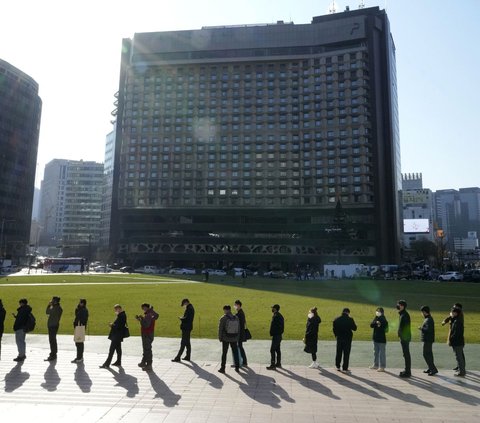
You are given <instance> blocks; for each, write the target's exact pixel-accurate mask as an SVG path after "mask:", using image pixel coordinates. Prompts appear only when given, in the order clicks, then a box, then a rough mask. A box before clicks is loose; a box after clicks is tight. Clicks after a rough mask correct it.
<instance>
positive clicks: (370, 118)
mask: <svg viewBox="0 0 480 423" xmlns="http://www.w3.org/2000/svg"><path fill="white" fill-rule="evenodd" d="M115 144H116V146H115V167H114V178H113V197H112V198H113V204H112V224H111V240H110V241H111V244H112V246H113V249H114V253H115V255H116V256H118V257H120V258H122V257H123V258H128V259H129V260H133V259H135V260H136V261H137V262H152V263H153V262H163V263H171V262H177V263H179V264H180V263H184V264H194V263H205V264H207V263H210V264H212V265H213V264H215V265H232V264H235V263H236V264H243V265H248V264H253V265H259V266H262V267H274V266H279V265H282V266H283V267H284V268H293V267H295V266H296V265H300V266H303V265H307V264H311V265H314V266H316V265H320V264H322V263H326V262H332V261H342V262H354V263H378V264H380V263H395V262H397V261H398V260H399V251H400V237H401V227H400V222H401V216H400V213H401V212H400V206H399V190H400V189H401V174H400V146H399V134H398V110H397V85H396V68H395V46H394V43H393V39H392V36H391V34H390V26H389V21H388V18H387V15H386V13H385V11H382V10H379V8H377V7H375V8H367V9H361V10H355V11H345V12H343V13H336V14H331V15H326V16H318V17H314V18H313V20H312V22H311V23H310V24H302V25H294V24H293V23H284V22H277V23H276V24H272V25H245V26H235V27H209V28H202V29H200V30H189V31H174V32H156V33H140V34H135V36H134V38H133V39H132V40H130V39H125V40H124V42H123V48H122V65H121V74H120V87H119V97H118V115H117V131H116V143H115ZM337 203H338V204H340V205H341V207H336V206H337ZM335 210H337V211H338V210H342V219H341V225H340V224H339V223H338V216H336V211H335ZM337 226H341V227H337Z"/></svg>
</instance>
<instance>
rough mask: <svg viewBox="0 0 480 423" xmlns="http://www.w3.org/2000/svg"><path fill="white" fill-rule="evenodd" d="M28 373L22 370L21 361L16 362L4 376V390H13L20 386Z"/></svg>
mask: <svg viewBox="0 0 480 423" xmlns="http://www.w3.org/2000/svg"><path fill="white" fill-rule="evenodd" d="M29 378H30V373H27V372H22V363H17V364H16V365H15V366H14V367H13V368H12V370H10V371H9V372H8V373H7V374H6V375H5V378H4V381H5V388H4V390H5V392H13V391H15V390H16V389H18V388H20V386H22V385H23V384H24V383H25V382H26V381H27V380H28V379H29Z"/></svg>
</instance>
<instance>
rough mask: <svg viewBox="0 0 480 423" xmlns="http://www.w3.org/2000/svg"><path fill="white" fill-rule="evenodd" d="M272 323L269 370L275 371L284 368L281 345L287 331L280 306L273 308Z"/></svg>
mask: <svg viewBox="0 0 480 423" xmlns="http://www.w3.org/2000/svg"><path fill="white" fill-rule="evenodd" d="M272 313H273V316H272V322H271V323H270V336H271V337H272V345H271V346H270V366H268V367H267V370H275V369H276V368H277V367H278V368H281V367H282V352H281V350H280V344H281V342H282V335H283V331H284V329H285V321H284V319H283V316H282V315H281V314H280V306H279V305H278V304H275V305H273V306H272Z"/></svg>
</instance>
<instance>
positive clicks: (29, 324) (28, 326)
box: [23, 312, 37, 333]
mask: <svg viewBox="0 0 480 423" xmlns="http://www.w3.org/2000/svg"><path fill="white" fill-rule="evenodd" d="M36 323H37V321H36V320H35V316H34V315H33V313H32V312H30V313H28V317H27V321H26V323H25V327H24V328H23V330H24V331H25V333H27V332H32V331H33V330H34V329H35V324H36Z"/></svg>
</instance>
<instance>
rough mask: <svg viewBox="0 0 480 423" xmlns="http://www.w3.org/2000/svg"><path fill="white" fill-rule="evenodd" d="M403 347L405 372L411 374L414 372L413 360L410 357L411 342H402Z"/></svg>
mask: <svg viewBox="0 0 480 423" xmlns="http://www.w3.org/2000/svg"><path fill="white" fill-rule="evenodd" d="M400 345H401V346H402V352H403V357H404V358H405V372H406V373H410V372H411V370H412V358H411V356H410V342H408V341H400Z"/></svg>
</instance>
